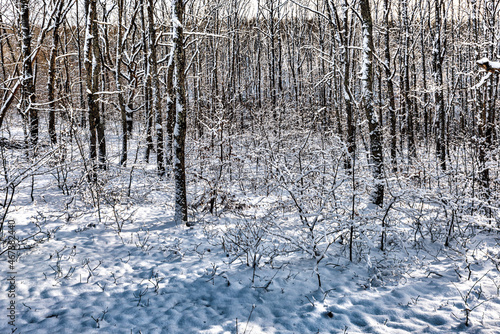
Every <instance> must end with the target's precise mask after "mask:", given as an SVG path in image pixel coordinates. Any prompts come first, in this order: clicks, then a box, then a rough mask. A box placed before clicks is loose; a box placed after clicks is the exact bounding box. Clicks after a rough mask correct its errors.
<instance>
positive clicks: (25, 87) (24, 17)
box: [19, 0, 38, 148]
mask: <svg viewBox="0 0 500 334" xmlns="http://www.w3.org/2000/svg"><path fill="white" fill-rule="evenodd" d="M19 15H20V22H21V34H22V57H23V58H22V59H23V73H22V79H21V101H20V106H21V113H22V114H23V117H24V118H25V120H26V121H27V125H28V138H26V142H27V144H29V146H30V147H31V148H34V147H35V146H36V145H37V143H38V110H37V109H36V108H35V107H34V106H33V104H34V103H35V84H34V76H33V66H32V63H31V31H30V14H29V0H19Z"/></svg>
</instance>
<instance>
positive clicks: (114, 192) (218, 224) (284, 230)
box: [0, 134, 500, 334]
mask: <svg viewBox="0 0 500 334" xmlns="http://www.w3.org/2000/svg"><path fill="white" fill-rule="evenodd" d="M304 137H307V138H309V137H308V135H307V134H306V135H304ZM251 140H254V139H253V138H251ZM290 142H292V143H294V142H297V143H299V144H300V145H299V146H296V147H292V148H291V149H287V150H283V158H280V157H279V156H278V154H277V153H276V152H272V153H273V158H274V159H276V161H278V160H279V159H282V162H281V163H280V164H281V165H280V164H276V166H275V167H273V168H274V173H276V175H278V178H276V179H275V181H273V179H272V177H273V176H272V175H270V174H269V170H266V169H265V166H262V165H259V162H258V160H257V162H255V161H253V162H248V161H246V160H245V159H249V158H248V156H249V155H248V154H249V153H251V152H252V149H248V152H246V151H245V149H244V148H239V149H238V150H236V149H235V152H238V154H239V155H238V156H237V158H238V159H236V158H235V160H234V161H240V162H242V163H241V166H240V165H237V163H236V162H235V163H234V165H233V168H234V171H236V172H234V173H233V174H232V176H231V177H232V178H233V180H232V181H231V180H230V178H228V180H222V179H218V180H219V181H217V179H216V178H214V179H213V180H211V179H209V178H207V177H203V175H205V174H203V173H207V171H208V172H210V171H218V170H219V169H218V168H212V167H211V166H210V165H209V164H208V165H205V166H204V167H203V168H204V170H201V167H199V166H201V163H196V164H194V163H191V165H190V166H188V168H189V175H191V178H190V180H189V193H190V202H191V203H192V207H191V208H190V212H191V214H193V215H194V217H195V219H196V225H195V226H194V227H192V228H187V227H185V226H178V225H175V224H174V223H173V191H172V189H173V188H172V187H173V185H172V184H171V182H168V181H165V180H159V179H158V177H157V176H156V175H155V169H154V164H150V165H148V166H147V165H144V164H141V163H138V164H137V165H136V167H135V169H131V167H130V165H129V167H127V168H126V169H124V168H118V167H116V162H115V163H114V164H113V163H111V164H110V166H111V168H110V170H108V171H106V172H103V173H102V174H101V175H99V179H100V180H102V181H103V182H102V183H101V184H100V185H99V189H98V190H97V191H95V189H94V190H93V189H91V188H89V187H88V184H87V183H86V182H85V180H84V179H83V176H82V175H83V172H82V171H83V166H82V165H81V159H79V158H78V155H75V156H73V157H70V156H69V155H68V156H67V157H66V158H65V159H66V160H64V161H67V162H68V163H67V164H65V163H62V164H61V163H60V162H59V165H57V164H54V162H53V160H50V159H52V157H50V156H49V157H48V158H43V159H47V160H44V161H41V162H40V164H39V166H41V167H40V169H39V170H37V169H33V170H31V172H33V174H35V177H34V178H33V179H31V177H28V178H26V179H25V180H24V181H23V182H22V183H21V184H20V185H19V186H18V187H17V188H16V193H15V196H14V200H13V203H12V206H11V207H10V208H9V212H8V216H7V221H6V223H5V224H6V225H5V229H4V231H5V233H6V234H5V236H8V231H9V230H10V228H11V227H12V229H13V230H15V232H16V236H17V238H18V239H20V240H23V239H24V238H26V237H30V239H28V240H24V241H23V242H22V247H27V248H29V249H25V250H21V251H18V252H17V253H18V254H19V257H18V258H17V259H16V261H15V262H9V258H8V256H9V253H8V252H7V251H5V252H3V254H2V255H1V258H0V272H1V273H2V279H1V280H0V282H1V283H0V293H1V297H0V308H1V309H2V310H4V311H3V312H2V314H3V315H1V316H0V333H11V332H12V330H13V329H16V328H17V331H15V333H36V334H43V333H48V334H49V333H50V334H52V333H134V334H135V333H143V334H144V333H182V334H187V333H462V332H467V333H488V334H491V333H500V275H499V268H500V235H499V234H498V231H497V230H495V228H494V226H495V224H496V223H495V221H494V220H490V221H488V220H487V219H485V218H484V217H483V216H484V214H481V213H480V210H476V211H475V212H476V213H475V214H474V215H473V216H472V215H471V216H467V213H469V212H471V210H470V209H467V208H468V207H467V205H470V203H472V202H471V201H476V200H475V199H473V200H471V201H469V202H467V200H466V199H465V198H464V197H463V195H462V194H466V193H465V191H464V192H461V191H462V190H463V189H465V187H464V188H459V187H455V186H454V183H449V184H451V186H452V187H454V188H450V189H451V190H450V191H456V194H449V193H448V194H447V193H444V192H445V191H447V190H446V189H447V188H445V187H447V183H445V182H444V181H442V180H440V179H438V178H435V179H432V180H431V178H429V177H427V176H422V177H421V178H420V175H419V178H414V180H413V181H411V180H410V179H397V180H392V181H390V182H394V184H395V185H397V186H398V187H400V188H399V189H401V191H399V190H397V189H396V186H395V187H394V188H388V189H387V191H388V195H387V203H386V206H385V207H384V208H381V209H377V208H371V207H370V206H367V205H366V202H367V198H368V196H367V195H366V194H367V191H368V190H369V189H368V190H367V189H365V187H366V186H365V185H364V183H363V182H365V181H366V180H368V183H369V182H370V178H369V174H365V175H363V177H360V176H358V175H356V176H357V179H356V180H355V179H354V178H352V177H350V176H349V175H343V176H342V175H341V174H339V173H337V171H338V168H337V167H338V166H339V164H341V163H342V162H341V159H336V158H334V159H331V158H329V157H328V154H330V153H331V155H332V156H335V154H336V153H335V152H334V151H332V152H327V153H328V154H326V155H325V156H326V157H327V159H326V160H322V161H319V162H317V161H315V160H314V159H317V157H321V156H322V152H325V151H324V149H323V148H321V147H320V148H319V149H318V151H317V152H316V151H314V150H315V149H316V146H315V145H317V144H316V143H317V142H320V141H318V140H316V141H314V142H311V145H310V146H311V147H309V148H308V151H307V152H308V153H307V154H309V155H308V156H306V155H305V153H302V152H304V151H305V150H303V149H304V147H305V144H304V142H307V140H302V139H301V138H300V137H298V138H291V139H290ZM238 143H243V144H244V141H243V140H239V141H238ZM243 144H241V145H243ZM327 146H328V147H339V145H336V144H327ZM110 147H118V145H110ZM242 147H243V146H242ZM249 147H250V146H249ZM319 150H321V151H319ZM134 151H135V152H137V150H136V148H135V147H134V146H132V148H131V152H134ZM20 152H21V151H20V150H18V151H17V149H12V150H10V151H8V152H7V153H8V155H7V156H6V159H7V161H9V163H10V165H9V166H7V167H6V170H9V171H10V172H9V173H10V175H9V177H10V178H11V180H12V178H13V177H15V175H20V174H21V175H25V174H23V168H25V166H28V165H29V164H26V162H25V156H24V155H23V154H22V153H20ZM296 152H298V153H296ZM318 152H319V153H318ZM115 153H116V152H115ZM43 154H44V153H43V152H40V156H42V157H43V156H44V155H43ZM256 154H257V156H259V155H260V156H263V157H264V154H266V151H265V150H262V151H261V152H257V153H256ZM297 154H298V155H301V154H302V158H303V161H305V159H306V158H307V159H310V163H308V164H307V165H306V164H305V162H304V165H303V166H304V167H303V171H302V173H303V174H302V175H305V176H300V174H297V173H296V172H295V169H293V168H295V167H297V166H300V165H299V164H296V163H295V161H296V160H294V159H296V157H297ZM115 156H118V154H115ZM360 156H362V155H361V154H360ZM215 159H218V158H217V157H216V158H215ZM262 160H264V158H262V159H261V161H262ZM457 161H458V160H457ZM325 163H329V164H330V163H333V164H334V165H333V167H332V166H330V165H325ZM287 164H288V165H287ZM359 165H361V163H360V164H359ZM54 166H60V168H59V169H58V168H55V167H54ZM290 166H291V167H290ZM317 166H321V168H318V167H317ZM361 166H362V165H361ZM292 167H293V168H292ZM452 167H453V168H455V170H456V171H457V174H456V176H453V175H452V173H450V175H451V176H450V180H451V177H454V178H455V179H453V180H452V181H453V182H456V184H465V182H466V181H460V177H461V175H462V174H460V173H462V171H461V169H460V168H464V169H465V172H464V174H467V168H469V167H470V166H468V165H467V163H465V164H458V163H457V166H452ZM252 168H253V169H252ZM301 168H302V167H301ZM419 168H422V169H423V170H424V171H425V170H429V168H430V167H426V166H424V165H423V164H421V165H420V167H419ZM331 170H333V171H334V173H330V171H331ZM257 171H258V172H260V173H268V174H265V176H266V177H267V178H268V179H266V180H264V179H262V180H264V181H265V182H264V181H262V180H260V179H259V177H260V176H259V175H258V174H257ZM31 172H30V173H31ZM58 173H59V174H58ZM65 173H67V174H65ZM238 173H240V174H241V175H240V176H238ZM356 173H362V170H361V168H360V171H359V172H356ZM193 175H196V177H193ZM298 175H299V176H298ZM306 175H307V176H312V177H311V178H309V179H307V178H306ZM63 176H67V179H66V180H65V181H64V177H63ZM301 178H302V179H303V180H304V183H303V184H302V182H301V181H297V180H301ZM350 179H353V181H352V182H353V184H356V186H355V187H356V192H355V193H356V196H355V197H353V195H352V194H353V192H352V189H351V190H350V188H349V182H351V181H350ZM57 180H59V182H58V181H57ZM214 180H215V181H214ZM269 180H270V181H269ZM276 180H277V181H276ZM408 180H410V181H408ZM433 180H437V181H433ZM61 181H64V182H61ZM216 181H217V182H218V183H217V182H216ZM32 182H33V183H32ZM259 182H263V183H262V184H263V186H262V185H261V184H260V183H259ZM272 182H277V183H275V184H273V183H272ZM390 182H389V183H388V184H390ZM405 182H409V183H408V184H405ZM411 182H413V185H412V183H411ZM431 182H441V186H442V189H441V188H439V187H434V184H433V183H431ZM61 183H63V184H66V185H67V186H68V187H64V186H62V187H61ZM32 184H33V186H34V188H33V189H32V188H31V186H32ZM58 184H59V187H58ZM415 184H417V185H415ZM436 184H438V183H436ZM129 185H130V189H131V193H130V194H127V193H128V190H127V188H128V187H129ZM438 185H439V184H438ZM413 186H422V188H420V189H419V190H418V192H417V190H416V191H415V194H416V196H417V197H415V196H414V195H415V194H413V193H411V187H413ZM72 187H73V188H72ZM85 187H87V188H85ZM231 187H233V188H231ZM259 187H260V188H259ZM280 187H281V188H280ZM213 189H217V192H218V194H219V195H218V196H219V197H218V199H216V201H215V206H214V207H213V208H212V209H213V214H210V213H209V211H210V209H211V208H210V200H209V195H208V194H209V193H210V191H212V190H213ZM259 189H261V190H259ZM268 189H270V190H268ZM277 189H285V190H286V191H278V190H277ZM332 189H333V190H332ZM63 190H64V191H63ZM398 191H399V192H398ZM266 192H269V193H268V194H266ZM31 194H32V195H33V198H31ZM389 194H390V195H389ZM457 194H458V195H457ZM292 195H293V196H294V197H295V200H296V203H295V204H294V202H293V201H291V196H292ZM405 196H406V197H405ZM412 196H414V197H412ZM97 197H98V198H99V203H100V205H99V206H97V205H96V204H95V203H96V202H95V200H96V198H97ZM412 198H414V201H415V202H414V203H410V202H411V200H412ZM351 200H352V203H351V202H350V201H351ZM217 201H218V202H217ZM391 201H392V202H393V203H392V204H391ZM353 203H354V204H353ZM436 203H437V204H436ZM443 203H447V204H446V205H447V206H448V207H447V209H448V213H446V215H445V214H444V213H443V212H442V209H440V207H442V205H443ZM456 203H458V204H456ZM468 203H469V204H468ZM474 203H477V202H474ZM299 205H300V207H301V210H303V214H302V220H301V218H300V217H299V216H300V215H299V213H298V210H297V207H298V206H299ZM351 205H355V207H356V212H355V220H354V223H351V222H349V221H348V217H349V216H350V215H351V213H350V208H351ZM461 206H462V207H461ZM458 214H460V215H461V216H460V221H457V222H455V223H454V224H455V226H453V227H454V228H449V226H450V225H449V224H450V223H449V222H450V221H451V222H454V221H455V215H458ZM372 216H373V217H375V218H370V217H372ZM457 217H458V216H457ZM316 218H318V220H317V221H316V220H314V219H316ZM457 219H458V218H457ZM382 221H384V224H385V227H384V228H385V232H386V234H385V237H386V238H385V240H384V243H385V250H384V251H381V250H380V249H379V248H380V233H381V231H382V227H381V226H382ZM8 222H10V225H7V224H8ZM313 222H316V223H317V224H316V225H314V226H313V225H312V223H313ZM307 224H309V225H307ZM351 224H354V225H351ZM488 224H490V225H488ZM481 225H484V226H481ZM307 226H309V227H307ZM350 226H353V227H354V230H353V231H354V233H355V240H354V243H353V247H352V249H353V261H352V262H351V261H349V240H348V239H347V238H348V236H349V227H350ZM306 227H307V228H306ZM311 227H312V231H313V232H311V229H310V228H311ZM33 235H34V236H33ZM447 235H448V236H449V237H451V239H450V242H449V247H445V246H444V243H445V242H444V240H445V238H446V236H447ZM6 246H7V244H6V243H3V244H2V248H1V251H4V250H6ZM317 263H318V265H317V266H316V264H317ZM254 264H255V266H254ZM316 267H317V270H316ZM11 272H14V273H15V274H11ZM12 276H15V285H14V289H13V292H14V293H15V297H14V296H13V295H11V292H9V290H12V289H11V288H12V285H11V284H10V283H11V281H12V280H10V281H9V279H10V278H12ZM318 278H320V280H321V286H320V284H319V280H318ZM11 302H15V312H14V313H15V316H16V317H15V322H14V323H12V322H11V321H12V319H9V317H8V315H9V312H10V311H9V310H8V309H7V308H8V307H9V306H10V303H11ZM467 318H469V319H468V323H467V325H468V326H466V321H467ZM9 322H11V324H14V325H15V326H11V324H9Z"/></svg>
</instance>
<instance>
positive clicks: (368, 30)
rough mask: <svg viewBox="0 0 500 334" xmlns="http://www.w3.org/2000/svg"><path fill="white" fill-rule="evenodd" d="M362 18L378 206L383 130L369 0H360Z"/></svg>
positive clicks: (364, 97)
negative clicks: (375, 96) (376, 105)
mask: <svg viewBox="0 0 500 334" xmlns="http://www.w3.org/2000/svg"><path fill="white" fill-rule="evenodd" d="M359 4H360V9H361V18H362V22H361V24H362V30H363V32H362V37H363V43H362V50H363V51H362V52H363V56H362V57H363V60H362V69H361V102H362V106H363V108H364V109H365V112H366V118H367V120H368V129H369V131H370V160H371V161H370V162H371V165H372V170H373V178H374V188H375V189H374V192H373V194H372V202H373V203H374V204H376V205H378V206H382V205H383V203H384V181H383V176H384V175H383V167H384V158H383V152H382V130H381V127H380V120H379V119H378V115H377V113H376V111H375V108H374V106H373V50H374V45H373V23H372V17H371V10H370V2H369V0H360V2H359Z"/></svg>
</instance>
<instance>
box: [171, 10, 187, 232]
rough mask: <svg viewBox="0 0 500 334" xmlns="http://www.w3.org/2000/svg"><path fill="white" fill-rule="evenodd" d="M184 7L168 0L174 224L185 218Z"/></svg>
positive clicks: (185, 104) (180, 222)
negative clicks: (172, 107) (170, 53)
mask: <svg viewBox="0 0 500 334" xmlns="http://www.w3.org/2000/svg"><path fill="white" fill-rule="evenodd" d="M184 8H185V4H184V1H183V0H172V30H173V31H172V32H173V42H174V53H173V54H174V66H175V71H174V92H175V107H176V108H175V109H176V116H175V128H174V142H173V147H174V166H173V167H174V168H173V172H174V180H175V217H174V220H175V222H176V223H177V224H186V225H189V224H190V223H189V222H188V214H187V196H186V165H185V145H186V144H185V142H186V114H187V110H186V109H187V108H186V107H187V100H186V50H185V46H184Z"/></svg>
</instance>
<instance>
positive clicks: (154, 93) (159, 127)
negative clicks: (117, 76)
mask: <svg viewBox="0 0 500 334" xmlns="http://www.w3.org/2000/svg"><path fill="white" fill-rule="evenodd" d="M153 7H154V3H153V0H148V5H147V12H148V28H149V50H148V51H149V57H148V59H149V72H148V75H149V76H150V77H151V78H150V79H148V81H149V82H151V106H152V109H153V114H154V117H155V130H156V168H157V171H158V175H159V176H163V175H164V174H165V162H164V161H163V159H164V155H163V150H164V148H163V115H162V112H161V101H160V84H159V79H158V64H157V59H158V57H157V53H156V31H155V27H154V17H153Z"/></svg>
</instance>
